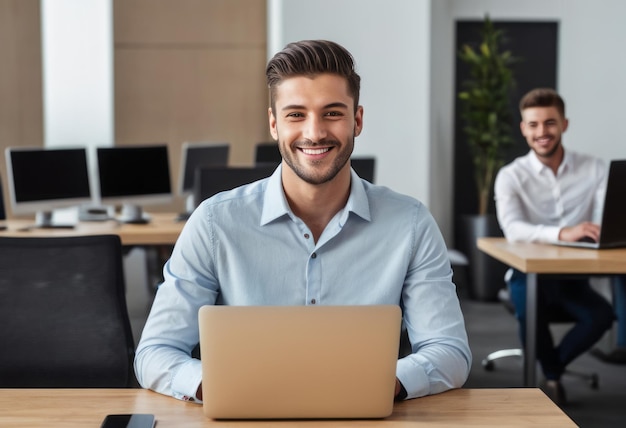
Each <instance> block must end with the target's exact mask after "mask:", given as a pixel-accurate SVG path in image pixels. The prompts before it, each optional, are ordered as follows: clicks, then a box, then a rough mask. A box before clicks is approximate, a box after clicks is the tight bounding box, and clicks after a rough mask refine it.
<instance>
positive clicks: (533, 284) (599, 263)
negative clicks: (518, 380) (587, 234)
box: [477, 238, 626, 386]
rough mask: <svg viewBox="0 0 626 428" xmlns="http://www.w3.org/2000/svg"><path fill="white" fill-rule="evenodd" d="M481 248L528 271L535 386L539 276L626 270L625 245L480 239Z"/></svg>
mask: <svg viewBox="0 0 626 428" xmlns="http://www.w3.org/2000/svg"><path fill="white" fill-rule="evenodd" d="M477 245H478V248H479V249H480V250H481V251H483V252H484V253H486V254H488V255H490V256H491V257H493V258H495V259H497V260H499V261H501V262H503V263H505V264H507V265H509V266H511V267H513V268H515V269H517V270H519V271H521V272H524V273H526V275H527V277H526V345H525V348H524V385H526V386H535V385H536V382H537V378H536V365H537V361H536V346H537V340H536V333H537V311H536V309H537V276H538V275H550V274H556V275H563V274H567V275H569V274H573V275H579V274H580V275H608V274H623V273H626V248H617V249H606V250H593V249H585V248H573V247H562V246H558V245H549V244H533V243H524V242H515V243H511V242H507V241H506V239H504V238H479V239H478V241H477Z"/></svg>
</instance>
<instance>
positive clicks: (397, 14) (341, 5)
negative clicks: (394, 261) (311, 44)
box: [268, 0, 430, 204]
mask: <svg viewBox="0 0 626 428" xmlns="http://www.w3.org/2000/svg"><path fill="white" fill-rule="evenodd" d="M268 15H269V16H268V28H269V29H270V31H269V32H268V37H269V41H268V46H269V48H268V55H269V56H270V57H271V56H272V55H273V54H274V53H276V51H278V50H280V49H282V47H284V45H286V44H287V43H289V42H292V41H297V40H303V39H330V40H333V41H336V42H338V43H340V44H342V45H343V46H345V47H346V48H347V49H348V50H349V51H350V52H351V53H352V54H353V55H354V57H355V60H356V66H357V72H358V73H359V74H360V75H361V104H362V105H363V108H364V129H363V133H362V134H361V135H360V136H359V137H358V138H357V140H356V143H355V155H363V156H365V155H373V156H375V157H376V162H377V164H376V181H377V183H378V184H382V185H385V186H389V187H391V188H393V189H394V190H397V191H399V192H402V193H406V194H409V195H411V196H413V197H416V198H418V199H420V200H422V201H423V202H424V203H426V204H428V203H429V198H430V194H429V187H428V185H429V174H430V172H429V171H430V140H429V136H430V129H429V128H430V119H429V93H430V90H429V81H430V65H429V61H428V58H429V56H430V1H429V0H386V1H363V0H341V1H336V0H317V1H308V0H268Z"/></svg>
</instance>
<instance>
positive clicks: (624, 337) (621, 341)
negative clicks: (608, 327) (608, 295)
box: [613, 275, 626, 348]
mask: <svg viewBox="0 0 626 428" xmlns="http://www.w3.org/2000/svg"><path fill="white" fill-rule="evenodd" d="M613 299H614V302H613V306H614V307H615V314H616V315H617V346H619V347H620V348H626V275H619V276H615V277H613Z"/></svg>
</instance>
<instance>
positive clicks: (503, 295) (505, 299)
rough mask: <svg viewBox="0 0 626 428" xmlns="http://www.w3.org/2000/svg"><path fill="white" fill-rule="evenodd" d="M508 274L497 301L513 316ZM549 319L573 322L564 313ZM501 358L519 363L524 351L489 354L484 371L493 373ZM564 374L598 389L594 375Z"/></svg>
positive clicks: (505, 350) (500, 351) (515, 349)
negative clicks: (514, 359) (515, 359)
mask: <svg viewBox="0 0 626 428" xmlns="http://www.w3.org/2000/svg"><path fill="white" fill-rule="evenodd" d="M509 272H511V271H510V270H509V271H507V274H506V276H505V282H506V284H507V286H506V287H505V288H503V289H501V290H499V291H498V300H499V301H500V302H501V303H502V304H503V305H504V307H505V308H506V309H507V311H508V312H509V313H510V314H512V315H515V306H514V305H513V302H512V300H511V295H510V293H509V287H508V278H509V275H510V273H509ZM550 317H551V318H550V322H554V323H568V322H573V320H572V319H571V318H570V317H569V316H568V315H567V314H564V313H553V314H551V315H550ZM502 358H517V359H519V360H520V361H521V360H522V359H523V358H524V350H523V349H521V348H511V349H500V350H497V351H494V352H491V353H490V354H489V355H487V356H486V357H485V358H484V359H483V360H482V366H483V368H484V369H485V370H486V371H493V370H495V364H496V361H497V360H500V359H502ZM565 374H566V375H571V376H575V377H578V378H580V379H583V380H585V381H587V382H588V383H589V386H590V387H591V388H592V389H598V386H599V383H600V380H599V378H598V375H597V374H596V373H583V372H580V371H576V370H572V369H569V368H568V369H567V370H566V371H565Z"/></svg>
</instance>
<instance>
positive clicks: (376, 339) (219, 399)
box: [199, 305, 401, 419]
mask: <svg viewBox="0 0 626 428" xmlns="http://www.w3.org/2000/svg"><path fill="white" fill-rule="evenodd" d="M199 323H200V324H199V327H200V352H201V357H202V372H203V375H202V393H203V401H204V405H203V407H204V413H205V415H206V416H208V417H210V418H215V419H251V418H252V419H267V418H270V419H280V418H383V417H386V416H389V415H390V414H391V412H392V410H393V398H394V389H395V371H396V363H397V358H398V346H399V338H400V327H401V311H400V308H399V307H398V306H393V305H373V306H204V307H202V308H201V309H200V312H199Z"/></svg>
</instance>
